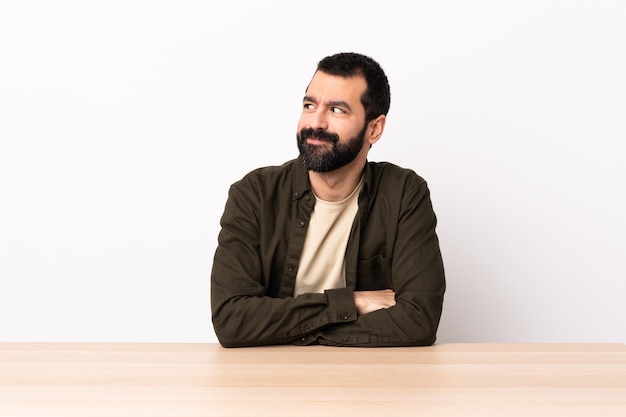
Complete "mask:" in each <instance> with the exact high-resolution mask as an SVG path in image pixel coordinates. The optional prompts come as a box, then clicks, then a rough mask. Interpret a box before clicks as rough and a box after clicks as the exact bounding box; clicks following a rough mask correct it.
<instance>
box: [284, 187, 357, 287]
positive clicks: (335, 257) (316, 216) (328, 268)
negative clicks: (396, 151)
mask: <svg viewBox="0 0 626 417" xmlns="http://www.w3.org/2000/svg"><path fill="white" fill-rule="evenodd" d="M362 186H363V179H362V178H361V181H360V182H359V185H357V187H356V188H355V189H354V191H352V194H350V195H349V196H348V197H347V198H346V199H345V200H343V201H338V202H331V201H324V200H322V199H320V198H318V197H317V196H315V207H314V209H313V212H312V213H311V219H310V220H309V228H308V229H307V234H306V238H305V240H304V248H303V249H302V256H301V258H300V267H299V268H298V274H297V275H296V285H295V288H294V292H293V295H294V297H295V296H298V295H300V294H304V293H321V292H324V290H326V289H332V288H342V287H345V286H346V274H345V267H344V264H345V263H344V258H345V254H346V247H347V245H348V238H349V237H350V230H351V229H352V223H353V222H354V217H355V216H356V213H357V212H358V210H359V192H360V191H361V188H362Z"/></svg>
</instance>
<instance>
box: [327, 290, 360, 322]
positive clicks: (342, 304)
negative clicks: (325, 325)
mask: <svg viewBox="0 0 626 417" xmlns="http://www.w3.org/2000/svg"><path fill="white" fill-rule="evenodd" d="M324 294H326V300H327V301H328V312H329V314H330V315H331V320H333V321H334V322H335V323H342V322H343V323H348V322H350V321H355V320H356V319H357V317H358V315H357V311H356V305H355V304H354V293H353V291H352V289H351V288H335V289H332V290H325V291H324Z"/></svg>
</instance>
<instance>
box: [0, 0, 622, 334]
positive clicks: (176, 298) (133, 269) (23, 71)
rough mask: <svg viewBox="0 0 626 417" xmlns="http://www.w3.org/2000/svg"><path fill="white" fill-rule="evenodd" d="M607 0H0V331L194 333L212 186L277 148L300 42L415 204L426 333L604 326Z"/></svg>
mask: <svg viewBox="0 0 626 417" xmlns="http://www.w3.org/2000/svg"><path fill="white" fill-rule="evenodd" d="M624 22H626V3H625V2H621V1H601V0H594V1H547V0H542V1H507V2H504V1H420V2H417V1H416V2H411V1H404V0H403V1H386V2H380V1H371V0H358V1H346V0H344V1H315V2H295V1H274V2H263V1H254V0H250V1H239V2H237V1H195V2H190V1H119V2H114V1H106V2H104V1H102V2H95V1H93V2H84V1H75V2H68V1H54V2H48V1H40V2H33V1H2V2H1V3H0V340H3V341H131V342H132V341H164V342H206V341H209V342H214V341H216V338H215V335H214V333H213V329H212V325H211V321H210V307H209V279H210V270H211V263H212V258H213V252H214V250H215V245H216V239H217V233H218V231H219V217H220V216H221V213H222V209H223V206H224V202H225V199H226V193H227V190H228V186H229V185H230V184H231V183H232V182H233V181H235V180H237V179H239V178H240V177H241V176H243V175H244V174H245V173H246V172H248V171H249V170H250V169H252V168H255V167H257V166H262V165H270V164H280V163H282V162H284V161H285V160H287V159H290V158H292V157H295V156H296V153H297V148H296V145H295V130H296V122H297V118H298V116H299V112H300V105H301V99H302V95H303V93H304V88H305V86H306V84H307V83H308V81H309V79H310V77H311V76H312V75H313V71H314V69H315V65H316V63H317V61H318V60H319V59H321V58H322V57H324V56H326V55H329V54H332V53H335V52H340V51H357V52H361V53H365V54H368V55H371V56H372V57H374V58H375V59H376V60H378V61H379V62H380V63H381V64H382V66H383V68H384V69H385V70H386V72H387V75H388V77H389V79H390V83H391V88H392V104H391V111H390V114H389V118H388V124H387V129H386V131H385V134H384V136H383V138H382V140H381V141H380V142H379V143H378V144H377V145H376V146H375V147H374V148H373V149H372V151H371V153H370V159H371V160H378V161H382V160H388V161H392V162H395V163H398V164H400V165H404V166H407V167H410V168H413V169H414V170H416V171H417V172H418V173H419V174H421V175H422V176H423V177H424V178H426V180H427V181H428V182H429V185H430V188H431V191H432V199H433V204H434V207H435V210H436V212H437V215H438V218H439V228H438V232H439V237H440V240H441V247H442V251H443V255H444V261H445V264H446V272H447V281H448V291H447V294H446V299H445V304H444V314H443V319H442V323H441V326H440V331H439V341H440V342H481V341H482V342H490V341H495V342H519V341H526V342H552V341H566V342H577V341H582V342H605V341H617V342H626V325H624V318H625V317H626V307H625V305H626V303H624V301H623V299H624V295H625V294H626V284H625V283H624V282H625V278H626V261H625V259H624V258H625V255H626V233H625V232H626V225H625V220H624V215H625V213H626V199H625V197H624V189H625V188H626V187H625V186H624V182H625V181H624V180H625V179H626V168H625V164H624V156H625V152H624V150H623V148H624V141H625V139H626V128H625V125H626V123H625V120H626V81H625V80H626V24H625V23H624Z"/></svg>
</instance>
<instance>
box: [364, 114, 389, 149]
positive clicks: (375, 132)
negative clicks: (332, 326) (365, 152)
mask: <svg viewBox="0 0 626 417" xmlns="http://www.w3.org/2000/svg"><path fill="white" fill-rule="evenodd" d="M386 122H387V117H386V116H385V115H384V114H381V115H380V116H378V117H377V118H375V119H374V120H371V121H370V122H369V125H368V127H367V140H368V141H369V143H370V146H371V145H373V144H375V143H376V142H378V139H380V137H381V136H382V135H383V131H384V130H385V123H386Z"/></svg>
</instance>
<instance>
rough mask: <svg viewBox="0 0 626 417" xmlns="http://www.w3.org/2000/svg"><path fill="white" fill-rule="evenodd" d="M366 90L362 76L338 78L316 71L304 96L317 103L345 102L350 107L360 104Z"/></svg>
mask: <svg viewBox="0 0 626 417" xmlns="http://www.w3.org/2000/svg"><path fill="white" fill-rule="evenodd" d="M366 89H367V83H366V82H365V78H363V76H360V75H357V76H354V77H348V78H344V77H339V76H336V75H330V74H326V73H325V72H321V71H317V72H316V73H315V75H314V76H313V79H312V80H311V83H310V84H309V86H308V87H307V90H306V95H307V96H309V97H311V98H313V99H315V100H316V101H318V102H327V101H328V102H330V101H345V102H348V103H350V104H351V105H357V104H360V103H361V96H362V95H363V93H365V90H366Z"/></svg>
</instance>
